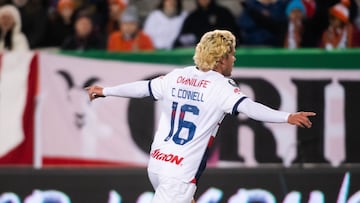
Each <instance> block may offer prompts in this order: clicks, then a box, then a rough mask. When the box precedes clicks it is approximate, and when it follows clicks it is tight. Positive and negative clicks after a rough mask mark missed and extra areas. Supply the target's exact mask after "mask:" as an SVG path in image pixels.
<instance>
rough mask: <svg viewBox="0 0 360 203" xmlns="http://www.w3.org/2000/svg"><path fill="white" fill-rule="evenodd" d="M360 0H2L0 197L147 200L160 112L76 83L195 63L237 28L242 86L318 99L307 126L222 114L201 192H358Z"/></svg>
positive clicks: (319, 198) (248, 198)
mask: <svg viewBox="0 0 360 203" xmlns="http://www.w3.org/2000/svg"><path fill="white" fill-rule="evenodd" d="M359 6H360V1H359V0H221V1H220V0H217V1H216V0H151V1H150V0H47V1H45V0H1V1H0V33H1V35H0V203H20V202H21V203H22V202H24V203H68V202H72V203H122V202H123V203H127V202H129V203H150V202H151V198H152V196H153V189H152V187H151V185H150V182H149V180H148V177H147V174H146V164H147V161H148V157H149V150H150V145H151V142H152V139H153V134H154V132H155V131H156V127H157V120H158V117H159V110H158V108H157V103H156V102H154V101H153V100H152V99H151V98H143V99H125V98H106V99H99V100H96V101H94V102H92V103H90V102H89V100H88V96H87V94H86V92H85V91H84V88H85V87H87V86H90V85H93V84H98V85H102V86H114V85H117V84H120V83H125V82H132V81H136V80H144V79H151V78H154V77H157V76H159V75H163V74H166V73H167V72H169V71H171V70H173V69H174V68H183V67H185V66H190V65H193V59H192V56H193V54H194V47H195V46H196V44H197V42H198V41H199V40H200V37H201V36H202V35H203V34H204V33H205V32H207V31H210V30H214V29H226V30H230V31H231V32H232V33H233V34H234V35H235V36H236V38H237V46H236V55H235V57H236V59H237V60H236V61H235V64H234V66H235V68H234V71H233V74H232V76H231V77H232V78H233V79H234V80H235V81H236V82H237V83H238V84H239V86H240V89H241V90H242V91H243V92H244V93H245V94H246V95H247V96H249V97H251V98H253V99H254V100H256V101H259V102H261V103H264V104H266V105H268V106H270V107H272V108H274V109H279V110H283V111H287V112H296V111H314V112H316V113H317V115H316V117H314V118H312V122H313V127H312V128H311V129H300V128H296V127H294V126H290V125H286V124H273V123H262V122H258V121H255V120H252V119H249V118H247V117H246V116H244V115H239V116H238V117H231V116H226V117H225V119H224V121H223V123H222V125H221V127H220V128H219V131H218V134H217V138H216V140H215V144H214V147H213V148H212V149H211V153H210V156H209V158H208V163H207V166H208V167H207V169H206V171H205V172H204V174H203V176H202V178H201V179H200V181H199V185H198V191H197V193H196V197H195V198H196V200H197V202H198V203H225V202H229V203H275V202H283V203H333V202H337V203H359V202H360V156H359V155H360V148H359V147H358V146H359V145H360V136H359V132H360V127H359V125H358V119H357V115H360V107H359V105H358V104H359V103H360V91H359V89H360V60H359V57H360V48H359V46H360V12H359V8H360V7H359Z"/></svg>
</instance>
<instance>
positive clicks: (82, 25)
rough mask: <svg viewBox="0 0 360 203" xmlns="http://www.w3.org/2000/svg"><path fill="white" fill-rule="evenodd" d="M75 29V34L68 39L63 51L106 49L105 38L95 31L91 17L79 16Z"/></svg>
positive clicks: (63, 45)
mask: <svg viewBox="0 0 360 203" xmlns="http://www.w3.org/2000/svg"><path fill="white" fill-rule="evenodd" d="M74 29H75V33H74V34H71V35H70V36H68V37H66V39H65V41H64V43H63V44H62V46H61V48H62V49H64V50H79V51H83V50H90V49H104V48H105V46H104V41H103V38H102V37H101V35H100V33H98V32H96V31H95V30H94V23H93V20H92V19H91V17H90V16H89V15H85V14H83V15H82V14H79V16H78V17H77V18H76V20H75V24H74Z"/></svg>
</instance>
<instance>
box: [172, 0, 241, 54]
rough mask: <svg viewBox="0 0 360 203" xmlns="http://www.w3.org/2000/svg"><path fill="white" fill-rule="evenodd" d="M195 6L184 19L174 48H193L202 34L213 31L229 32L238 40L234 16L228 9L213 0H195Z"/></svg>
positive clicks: (237, 29)
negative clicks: (222, 30)
mask: <svg viewBox="0 0 360 203" xmlns="http://www.w3.org/2000/svg"><path fill="white" fill-rule="evenodd" d="M196 5H197V7H196V9H195V10H194V11H192V12H191V13H190V14H189V15H188V16H187V18H186V19H185V21H184V23H183V26H182V28H181V31H180V34H179V36H178V37H177V39H176V41H175V44H174V47H193V46H195V45H196V44H197V43H198V42H199V40H200V38H201V36H202V35H203V34H205V33H206V32H208V31H211V30H215V29H225V30H229V31H231V32H232V33H233V34H234V35H235V36H236V38H237V39H240V34H239V28H238V26H237V25H236V21H235V16H234V15H233V14H232V13H231V11H230V10H229V9H227V8H225V7H223V6H220V5H219V4H217V3H216V1H215V0H196ZM237 44H239V42H238V43H237Z"/></svg>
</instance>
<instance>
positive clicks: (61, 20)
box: [46, 0, 76, 47]
mask: <svg viewBox="0 0 360 203" xmlns="http://www.w3.org/2000/svg"><path fill="white" fill-rule="evenodd" d="M75 11H76V10H75V4H74V2H73V1H72V0H59V1H58V4H57V10H56V11H55V12H54V13H53V15H50V16H49V21H48V30H47V40H46V42H47V43H46V44H47V46H55V47H60V46H61V45H62V43H63V42H64V40H65V38H66V37H67V36H69V35H71V34H72V33H73V32H74V30H73V27H74V18H75V15H76V14H75V13H76V12H75Z"/></svg>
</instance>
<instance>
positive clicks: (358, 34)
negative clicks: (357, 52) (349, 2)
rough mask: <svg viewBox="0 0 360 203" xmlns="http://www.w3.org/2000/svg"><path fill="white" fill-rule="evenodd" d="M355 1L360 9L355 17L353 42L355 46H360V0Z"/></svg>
mask: <svg viewBox="0 0 360 203" xmlns="http://www.w3.org/2000/svg"><path fill="white" fill-rule="evenodd" d="M355 3H356V5H357V8H358V11H357V15H356V16H355V19H354V34H353V44H354V47H360V0H356V2H355Z"/></svg>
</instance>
